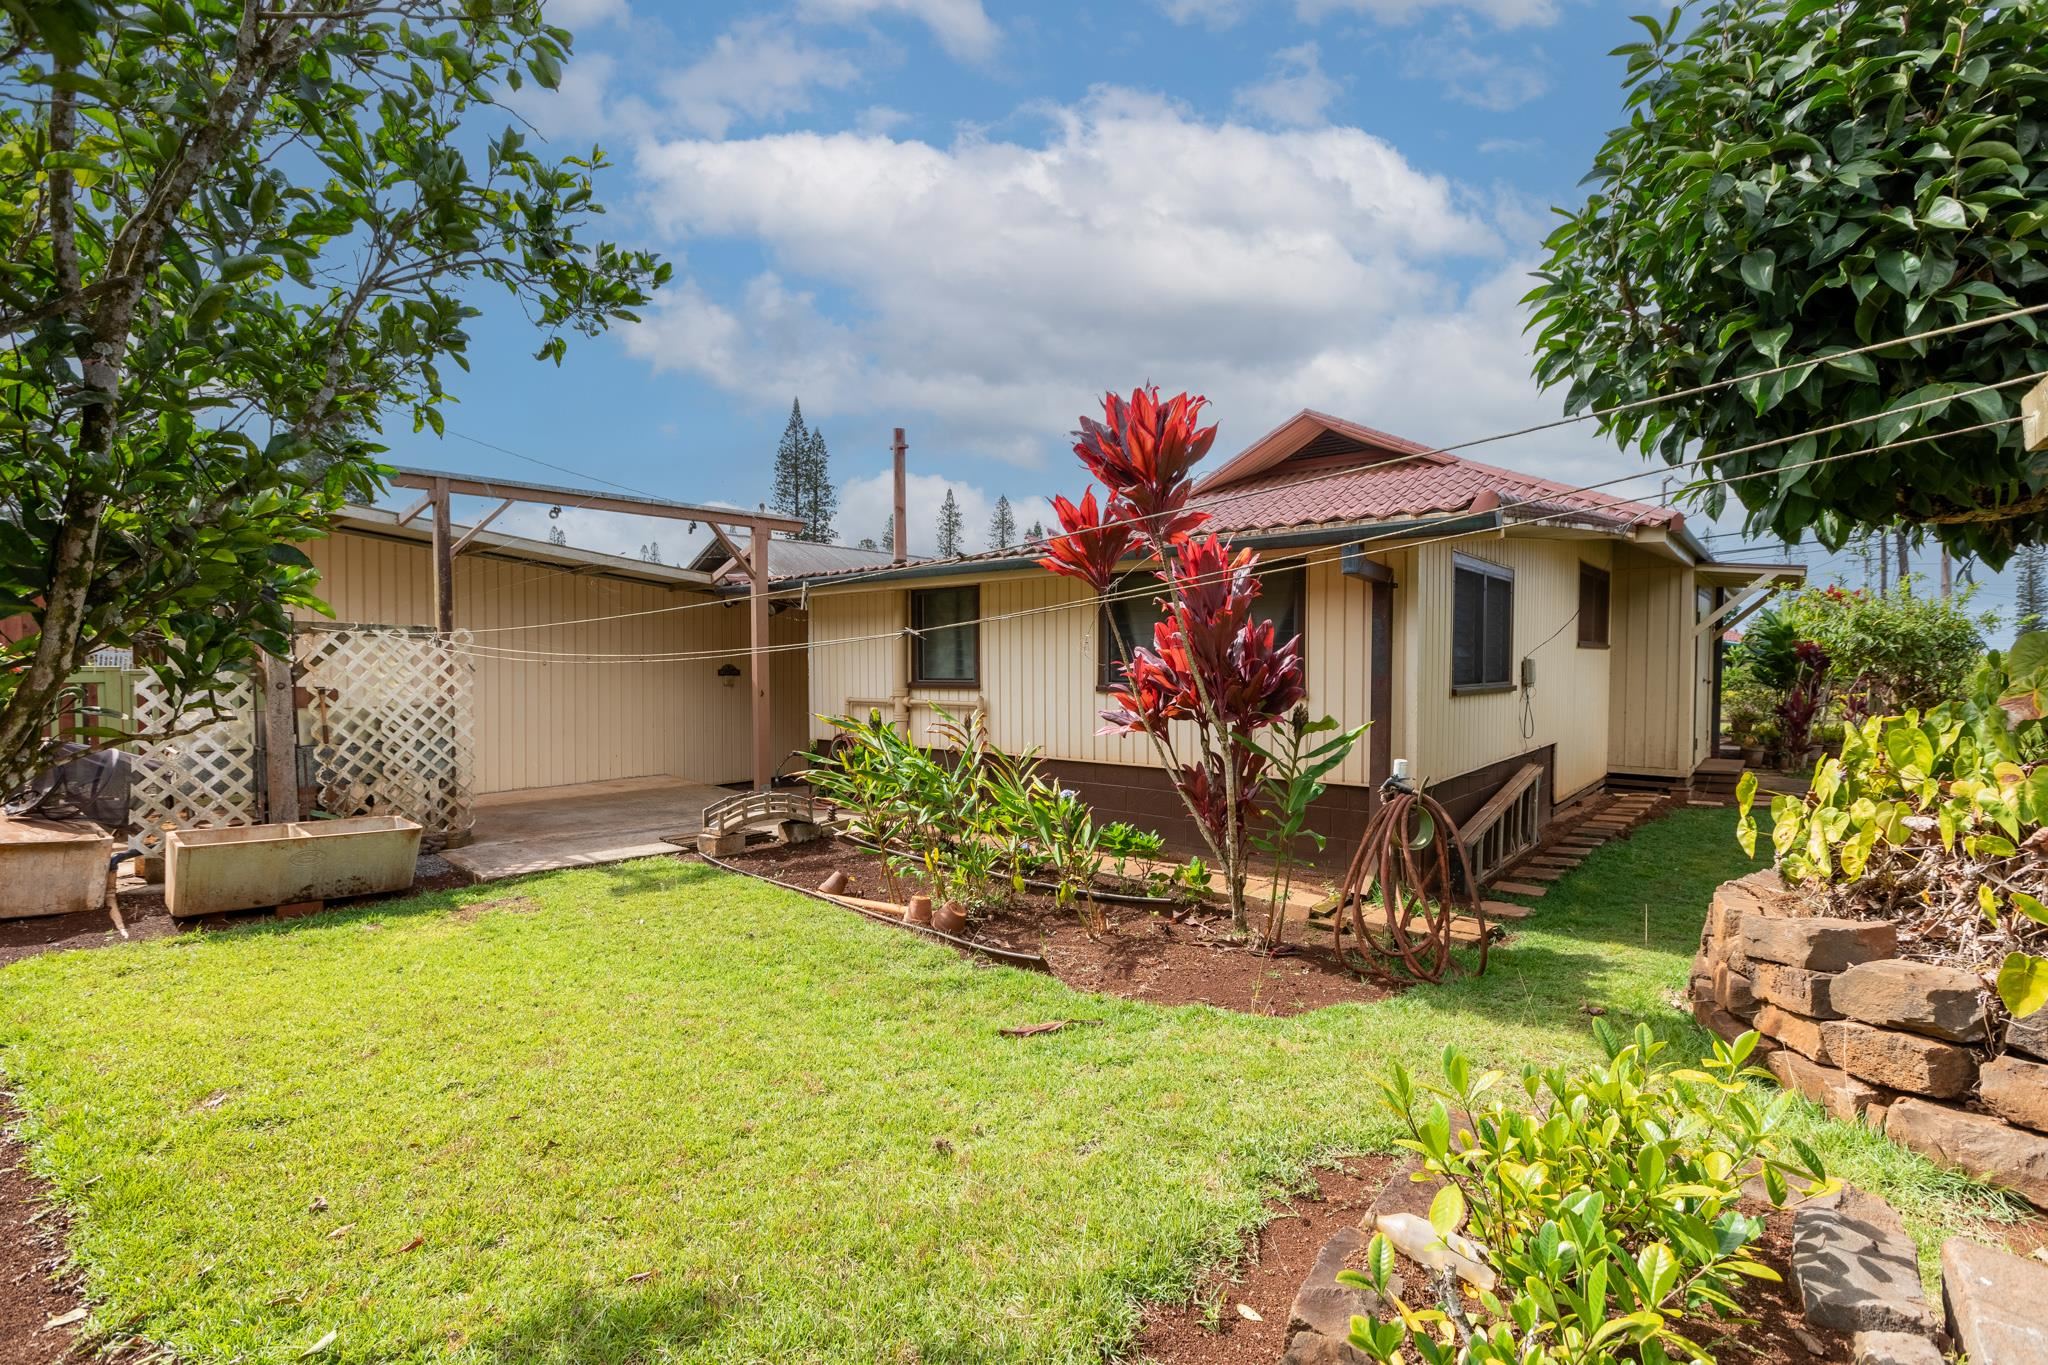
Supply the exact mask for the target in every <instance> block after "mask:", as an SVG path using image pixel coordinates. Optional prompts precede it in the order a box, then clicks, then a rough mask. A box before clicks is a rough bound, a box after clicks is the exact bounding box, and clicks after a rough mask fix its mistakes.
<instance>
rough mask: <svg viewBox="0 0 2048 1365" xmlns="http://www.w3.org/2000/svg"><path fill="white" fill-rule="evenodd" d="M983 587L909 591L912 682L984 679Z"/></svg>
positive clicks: (975, 681) (953, 681)
mask: <svg viewBox="0 0 2048 1365" xmlns="http://www.w3.org/2000/svg"><path fill="white" fill-rule="evenodd" d="M980 615H981V589H980V588H978V587H973V586H969V587H964V588H922V589H919V590H918V591H916V592H913V593H911V594H910V628H911V629H912V630H914V631H916V632H917V634H916V635H914V636H912V637H911V641H910V675H911V681H913V682H920V683H966V684H969V685H972V684H974V683H978V682H979V681H980V680H981V627H980V626H979V625H978V624H962V622H969V623H972V622H975V621H976V620H977V618H979V617H980Z"/></svg>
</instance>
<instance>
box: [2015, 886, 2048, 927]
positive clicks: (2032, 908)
mask: <svg viewBox="0 0 2048 1365" xmlns="http://www.w3.org/2000/svg"><path fill="white" fill-rule="evenodd" d="M2012 908H2013V909H2015V910H2017V911H2019V912H2020V913H2021V914H2022V915H2025V916H2026V917H2027V918H2028V919H2030V920H2032V921H2034V923H2036V924H2048V905H2043V904H2041V902H2040V901H2038V900H2036V899H2035V898H2034V897H2032V896H2029V895H2028V894H2027V893H2026V892H2024V891H2015V892H2013V893H2012Z"/></svg>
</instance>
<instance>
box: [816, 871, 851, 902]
mask: <svg viewBox="0 0 2048 1365" xmlns="http://www.w3.org/2000/svg"><path fill="white" fill-rule="evenodd" d="M849 880H850V879H849V878H848V877H847V875H846V874H845V873H844V872H839V871H834V872H833V873H832V875H831V876H829V877H827V878H825V880H824V881H822V882H819V883H818V890H820V891H822V892H823V893H824V894H826V895H828V896H843V895H845V894H846V888H847V885H848V884H849Z"/></svg>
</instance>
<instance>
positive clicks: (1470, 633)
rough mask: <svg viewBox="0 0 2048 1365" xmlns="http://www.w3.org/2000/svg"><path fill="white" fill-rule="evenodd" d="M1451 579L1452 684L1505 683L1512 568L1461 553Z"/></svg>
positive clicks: (1510, 650)
mask: <svg viewBox="0 0 2048 1365" xmlns="http://www.w3.org/2000/svg"><path fill="white" fill-rule="evenodd" d="M1452 580H1453V581H1452V598H1451V686H1452V687H1453V688H1475V689H1476V688H1488V687H1506V686H1508V685H1509V684H1510V683H1511V682H1512V681H1513V676H1512V669H1513V665H1514V641H1515V579H1514V574H1513V573H1512V572H1511V571H1510V570H1507V569H1503V568H1501V567H1500V566H1499V565H1496V564H1488V563H1486V562H1485V561H1484V560H1477V559H1465V558H1463V557H1460V558H1459V559H1458V560H1457V561H1456V564H1455V567H1454V568H1453V570H1452Z"/></svg>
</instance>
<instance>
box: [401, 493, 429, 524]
mask: <svg viewBox="0 0 2048 1365" xmlns="http://www.w3.org/2000/svg"><path fill="white" fill-rule="evenodd" d="M433 505H434V495H433V494H432V493H428V494H427V495H426V496H424V497H422V498H421V499H420V500H419V501H418V502H416V503H414V504H413V505H412V506H410V507H408V508H406V509H405V510H404V511H403V512H400V513H399V514H398V524H399V525H400V526H403V525H405V524H406V523H407V522H409V521H411V520H412V519H413V518H414V517H416V516H418V515H419V514H420V513H422V512H424V511H426V510H427V509H428V508H429V507H432V506H433Z"/></svg>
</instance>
